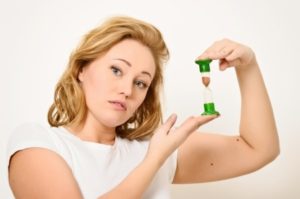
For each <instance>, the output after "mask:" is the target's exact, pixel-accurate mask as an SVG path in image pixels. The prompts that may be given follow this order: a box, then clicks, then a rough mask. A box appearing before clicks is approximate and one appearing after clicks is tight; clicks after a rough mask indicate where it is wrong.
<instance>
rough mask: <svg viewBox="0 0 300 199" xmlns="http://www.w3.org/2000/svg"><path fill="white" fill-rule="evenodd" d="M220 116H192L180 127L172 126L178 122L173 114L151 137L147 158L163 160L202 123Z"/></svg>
mask: <svg viewBox="0 0 300 199" xmlns="http://www.w3.org/2000/svg"><path fill="white" fill-rule="evenodd" d="M216 117H218V116H217V115H211V116H195V117H193V116H191V117H189V118H188V119H186V120H185V121H184V122H183V123H182V124H181V125H180V126H179V127H178V128H172V127H173V126H174V124H175V122H176V119H177V116H176V114H172V115H171V116H170V117H169V118H168V119H167V121H166V122H165V123H163V124H162V125H161V126H160V127H159V128H158V129H157V130H156V131H155V132H154V135H153V136H152V138H151V141H150V145H149V149H148V153H147V156H146V158H150V159H152V160H156V161H158V163H159V164H160V165H161V164H163V162H164V161H165V160H166V159H167V158H168V157H169V156H170V155H171V154H172V153H173V152H174V151H175V150H176V149H177V148H178V147H179V146H180V145H181V144H182V143H183V142H184V141H185V140H186V139H187V138H188V137H189V135H191V133H193V132H195V130H197V129H198V128H199V127H200V126H201V125H203V124H205V123H207V122H209V121H211V120H213V119H214V118H216Z"/></svg>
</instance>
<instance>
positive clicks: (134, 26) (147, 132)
mask: <svg viewBox="0 0 300 199" xmlns="http://www.w3.org/2000/svg"><path fill="white" fill-rule="evenodd" d="M128 38H130V39H134V40H137V41H139V42H141V43H142V44H143V45H145V46H147V47H148V48H149V49H150V50H151V52H152V55H153V58H154V60H155V64H156V70H155V75H154V78H153V81H152V83H151V85H150V87H149V89H148V92H147V95H146V97H145V100H144V102H143V103H142V104H141V106H140V107H139V108H138V109H137V110H136V112H135V114H134V115H133V116H132V117H131V118H130V119H129V120H128V121H127V122H125V123H124V124H122V125H120V126H118V127H117V128H116V132H117V134H118V135H119V136H120V137H123V138H127V139H130V140H132V139H143V138H147V137H149V136H151V135H152V134H153V132H154V130H155V129H156V128H157V127H158V125H159V124H160V123H161V121H162V109H161V104H160V90H161V87H162V84H163V75H162V73H163V68H162V67H163V65H164V63H165V62H166V61H167V60H168V58H169V51H168V48H167V46H166V44H165V42H164V39H163V37H162V34H161V33H160V31H159V30H158V29H157V28H156V27H154V26H153V25H151V24H149V23H147V22H144V21H141V20H138V19H135V18H131V17H124V16H118V17H112V18H110V19H108V20H107V21H105V22H104V23H103V24H102V25H100V26H99V27H96V28H95V29H93V30H91V31H90V32H89V33H88V34H86V35H85V36H84V37H83V39H82V41H81V42H80V44H79V46H78V47H77V48H76V49H75V51H74V52H73V53H72V54H71V56H70V59H69V63H68V66H67V69H66V70H65V72H64V73H63V75H62V77H61V78H60V80H59V81H58V83H57V85H56V88H55V94H54V102H53V104H52V105H51V106H50V108H49V111H48V122H49V124H50V125H51V126H54V127H58V126H63V125H72V126H73V125H74V126H79V125H81V124H82V123H83V122H84V120H85V118H86V113H87V106H86V102H85V98H84V94H83V91H82V89H81V87H80V85H79V81H78V74H79V72H80V71H81V70H82V68H83V67H85V66H87V65H88V64H89V63H91V62H93V61H94V60H95V59H97V58H98V57H99V56H101V55H103V54H104V53H105V52H107V51H108V50H109V49H110V48H111V47H112V46H114V45H115V44H117V43H118V42H120V41H122V40H124V39H128Z"/></svg>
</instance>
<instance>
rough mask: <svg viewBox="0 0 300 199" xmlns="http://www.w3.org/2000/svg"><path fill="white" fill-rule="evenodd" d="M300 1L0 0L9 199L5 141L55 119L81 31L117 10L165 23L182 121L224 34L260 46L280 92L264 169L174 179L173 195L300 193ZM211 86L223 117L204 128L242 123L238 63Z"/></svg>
mask: <svg viewBox="0 0 300 199" xmlns="http://www.w3.org/2000/svg"><path fill="white" fill-rule="evenodd" d="M298 2H299V1H297V0H294V1H292V0H291V1H288V0H286V1H280V0H273V1H262V0H251V1H250V0H249V1H240V0H230V1H217V0H209V1H207V0H206V1H201V0H198V1H196V0H185V1H179V0H165V1H158V0H151V1H138V0H135V1H133V0H132V1H130V0H127V1H116V0H108V1H100V0H98V1H96V0H94V1H92V0H85V1H74V0H51V1H50V0H49V1H46V0H27V1H22V0H18V1H17V0H9V1H8V0H7V1H4V0H1V1H0V30H1V31H0V58H1V59H0V60H1V62H0V63H1V64H0V67H1V70H0V71H1V73H0V74H1V80H0V81H1V84H0V92H1V95H0V96H1V98H0V136H1V137H0V138H1V139H0V163H1V167H0V171H1V172H0V177H1V178H0V179H1V181H0V189H1V190H0V198H5V199H7V198H8V199H9V198H13V197H12V195H11V193H10V191H8V184H7V178H6V175H7V174H6V165H5V146H6V141H7V138H8V136H9V135H10V133H11V131H12V130H13V129H14V128H15V127H16V126H17V125H19V124H21V123H24V122H30V121H34V122H40V123H42V124H46V123H47V122H46V114H47V110H48V107H49V105H50V104H51V102H52V98H53V91H54V86H55V84H56V82H57V80H58V78H59V77H60V74H61V73H62V71H63V70H64V68H65V66H66V63H67V61H68V57H69V54H70V53H71V51H72V49H73V48H74V47H75V46H76V45H77V43H78V42H79V40H80V38H81V36H82V35H83V34H85V33H86V32H87V31H88V30H90V29H91V28H93V27H95V26H96V25H98V24H99V23H101V22H102V21H103V20H104V19H106V18H107V17H109V16H112V15H118V14H122V15H129V16H132V17H136V18H139V19H142V20H146V21H148V22H150V23H153V24H154V25H156V26H157V27H158V28H159V29H160V30H161V31H162V33H163V35H164V37H165V40H166V42H167V44H168V46H169V48H170V52H171V59H170V61H169V63H168V65H167V67H166V70H165V75H166V76H165V77H166V78H165V79H166V82H165V94H164V96H165V97H164V113H165V116H167V115H169V114H170V113H172V112H176V113H177V114H178V115H179V122H180V121H182V120H184V119H185V118H186V117H188V116H189V115H195V114H199V113H201V112H202V86H201V83H200V73H199V72H198V68H197V66H196V65H195V64H194V60H195V58H196V57H197V56H198V55H199V54H200V53H201V52H202V51H203V50H205V48H206V47H208V46H209V45H210V44H212V43H213V42H214V41H215V40H219V39H222V38H230V39H233V40H236V41H239V42H242V43H245V44H247V45H249V46H250V47H251V48H252V49H254V51H255V52H256V55H257V59H258V61H259V63H260V65H261V70H262V72H263V74H264V78H265V83H266V85H267V88H268V90H269V95H270V98H271V100H272V104H273V108H274V113H275V116H276V121H277V126H278V132H279V136H280V141H281V154H280V156H279V157H278V158H277V159H276V160H275V161H274V162H272V163H271V164H269V165H267V166H266V167H264V168H263V169H261V170H259V171H257V172H255V173H252V174H249V175H245V176H242V177H239V178H235V179H230V180H224V181H220V182H212V183H203V184H197V185H176V186H173V189H172V191H173V192H172V193H173V198H175V199H179V198H189V199H194V198H205V199H218V198H222V199H236V198H238V199H241V198H242V199H253V198H255V199H271V198H272V199H282V198H288V199H296V198H300V171H299V170H300V155H299V152H300V144H299V142H300V134H299V133H300V132H299V131H300V117H299V114H300V108H299V107H300V105H299V101H300V94H299V87H298V86H297V85H299V84H300V80H299V79H300V78H299V75H300V69H299V56H300V47H299V45H300V41H299V35H300V23H299V19H300V14H299V9H300V6H299V3H298ZM211 89H212V90H213V93H214V100H215V104H216V107H217V109H218V111H220V112H221V114H222V116H221V117H220V118H219V119H217V120H215V121H213V122H212V123H210V124H208V125H206V126H204V127H203V128H202V129H203V130H207V131H212V132H220V133H224V134H232V135H233V134H234V133H235V132H237V130H238V121H239V119H238V118H239V92H238V91H239V90H238V86H237V81H236V78H235V74H234V70H228V71H225V72H220V71H219V70H218V69H217V66H216V63H214V64H213V69H212V84H211Z"/></svg>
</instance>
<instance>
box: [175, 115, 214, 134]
mask: <svg viewBox="0 0 300 199" xmlns="http://www.w3.org/2000/svg"><path fill="white" fill-rule="evenodd" d="M217 117H218V115H208V116H198V117H191V118H189V119H187V120H186V121H185V122H183V123H182V124H181V125H180V127H179V128H178V129H177V130H178V131H182V132H185V133H187V134H190V133H192V132H194V131H195V130H196V129H198V128H199V127H200V126H201V125H203V124H206V123H208V122H209V121H211V120H213V119H215V118H217Z"/></svg>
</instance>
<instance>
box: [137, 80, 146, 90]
mask: <svg viewBox="0 0 300 199" xmlns="http://www.w3.org/2000/svg"><path fill="white" fill-rule="evenodd" d="M135 85H136V86H137V87H138V88H141V89H144V88H147V87H148V85H147V84H146V83H145V82H143V81H136V82H135Z"/></svg>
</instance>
